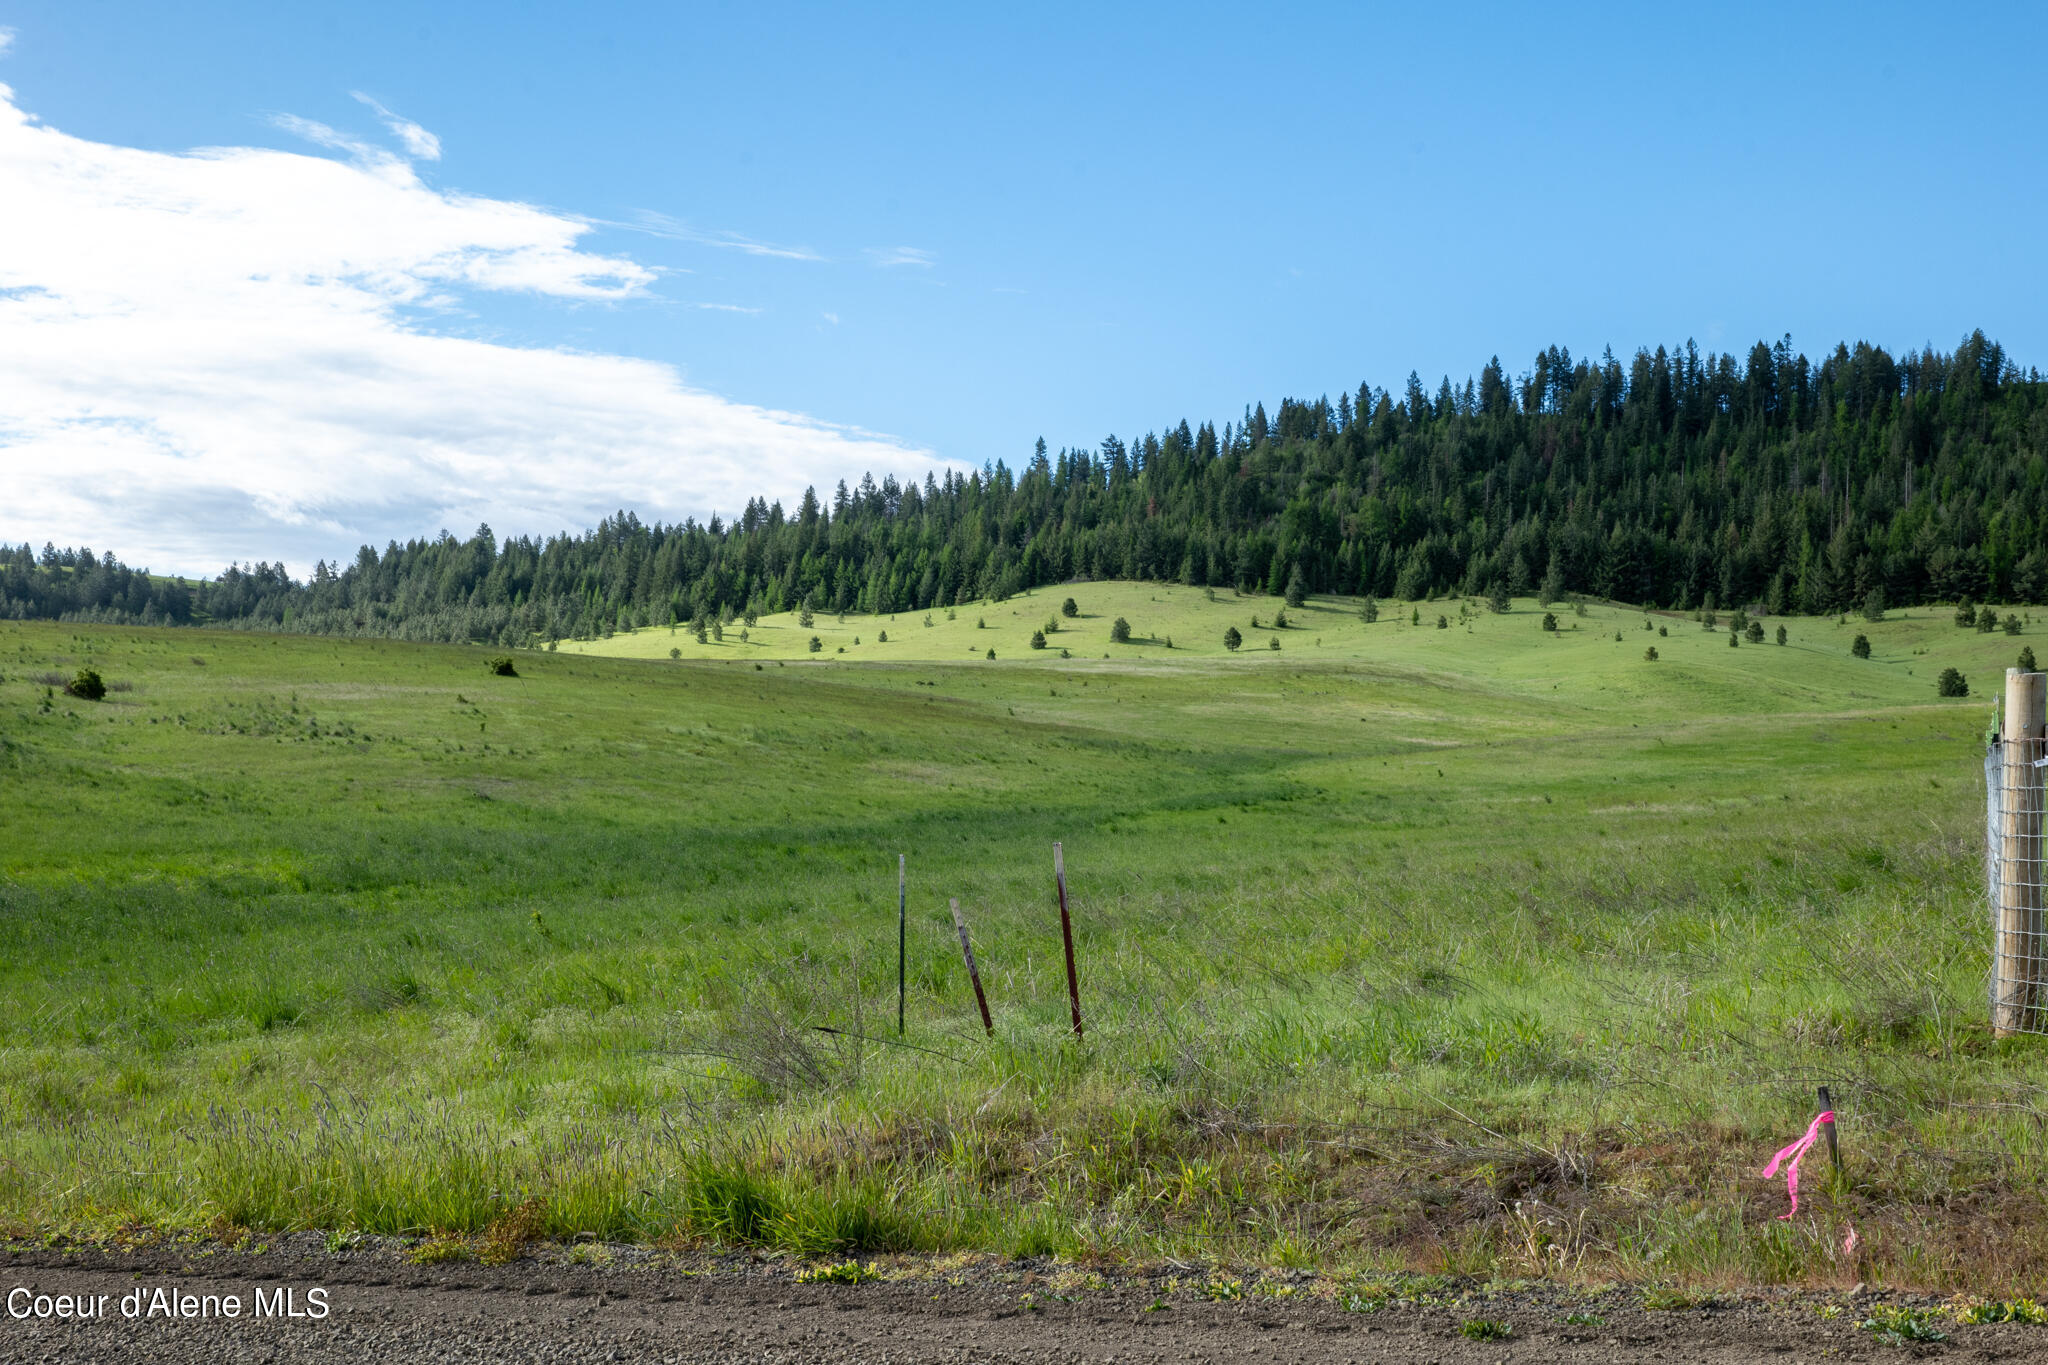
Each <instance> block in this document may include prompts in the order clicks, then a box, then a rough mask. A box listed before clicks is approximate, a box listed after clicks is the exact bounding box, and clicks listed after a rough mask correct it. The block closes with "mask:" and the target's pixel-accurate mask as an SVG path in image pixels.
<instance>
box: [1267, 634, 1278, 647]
mask: <svg viewBox="0 0 2048 1365" xmlns="http://www.w3.org/2000/svg"><path fill="white" fill-rule="evenodd" d="M1266 648H1268V649H1278V648H1280V637H1279V636H1277V635H1275V636H1274V637H1273V638H1272V639H1270V640H1268V641H1266Z"/></svg>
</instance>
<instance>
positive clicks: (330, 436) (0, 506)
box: [0, 85, 938, 572]
mask: <svg viewBox="0 0 2048 1365" xmlns="http://www.w3.org/2000/svg"><path fill="white" fill-rule="evenodd" d="M304 126H305V128H306V129H307V130H308V132H309V135H311V134H313V133H317V134H318V136H319V137H320V138H321V140H323V141H324V142H325V145H329V146H337V147H339V148H340V149H342V150H344V151H346V152H348V153H349V155H350V156H352V157H354V158H356V159H355V160H354V161H339V160H333V159H330V158H327V157H321V156H314V155H307V154H301V153H292V152H280V151H271V150H263V149H255V148H211V149H205V150H201V151H195V152H192V153H188V154H185V155H167V154H164V153H159V152H148V151H139V150H135V149H131V148H124V147H117V146H110V145H107V144H103V143H96V142H90V141H86V140H83V139H80V138H75V137H71V136H68V135H66V134H64V133H62V132H59V131H56V130H54V129H51V128H48V127H45V126H43V125H41V124H40V123H38V122H37V121H36V120H35V119H34V118H32V117H31V116H28V115H26V114H24V113H22V112H21V111H20V109H19V108H18V106H17V105H16V104H15V102H14V92H13V91H12V90H10V89H8V88H7V87H6V86H4V85H0V185H4V186H5V187H6V189H5V197H6V201H7V205H8V208H7V211H6V212H5V213H0V374H4V375H5V376H6V380H5V382H4V383H0V489H4V490H5V492H4V496H0V540H9V541H13V542H16V543H19V542H21V541H29V542H32V543H34V544H38V545H40V544H41V543H42V541H43V540H44V539H45V538H48V539H53V540H55V541H57V542H58V543H60V544H68V543H79V542H82V543H89V544H91V545H94V546H96V547H98V548H100V549H103V550H108V549H110V550H113V551H114V552H115V553H117V554H119V555H121V556H122V558H124V559H127V560H129V561H130V562H132V563H143V564H149V565H151V566H153V567H155V568H157V569H159V570H171V571H181V572H212V571H214V570H216V569H218V568H219V567H220V566H221V565H222V564H223V563H225V562H227V561H229V560H244V559H277V558H282V559H284V560H286V561H287V562H288V563H289V564H291V565H293V567H294V568H295V569H297V570H298V571H301V572H303V571H304V569H305V568H306V567H307V566H309V565H310V564H311V562H312V561H313V560H314V559H315V558H317V557H325V558H337V557H339V558H347V557H350V556H352V555H353V553H354V550H355V547H356V546H357V545H358V544H361V543H364V542H368V543H372V544H376V545H380V546H381V545H382V544H383V542H384V541H385V540H387V539H391V538H396V539H400V540H403V539H407V538H409V537H413V536H422V535H432V534H433V533H434V532H436V531H438V530H439V529H440V528H442V527H444V526H445V527H447V528H449V529H451V530H454V531H456V532H458V533H467V532H468V531H469V530H470V529H471V528H472V527H474V526H475V525H476V524H477V523H478V522H479V521H489V522H490V523H491V525H492V526H493V528H494V529H496V530H497V531H498V533H499V534H500V535H501V536H504V535H509V534H520V533H540V534H545V533H550V532H554V531H557V530H561V529H565V528H566V529H582V528H584V527H587V526H589V525H591V524H593V523H594V522H595V521H596V520H597V519H598V518H600V517H602V516H604V515H606V514H608V513H610V512H612V511H613V510H615V509H618V508H631V509H634V510H636V511H638V512H639V514H640V515H641V516H642V517H643V518H647V519H650V520H653V519H661V520H670V521H674V520H680V519H681V518H683V517H684V516H689V515H695V516H699V517H702V516H704V515H706V514H707V513H708V512H709V511H710V509H712V508H714V507H725V508H730V507H737V506H739V505H741V504H742V503H744V502H745V501H746V499H747V498H748V497H750V496H753V495H755V494H765V495H768V496H771V497H780V498H782V499H784V500H785V502H787V501H789V500H791V499H792V498H793V497H794V495H796V494H798V493H800V492H801V491H802V489H803V487H804V486H805V485H806V484H816V485H819V486H825V487H829V486H830V485H831V484H832V483H834V482H835V481H837V480H838V479H839V478H842V477H851V476H853V475H855V474H857V473H858V472H859V471H861V470H864V469H873V470H874V471H875V472H876V473H877V474H879V473H881V472H882V471H884V470H895V471H897V472H898V473H905V474H915V475H920V476H921V475H922V473H923V471H924V470H925V469H926V468H928V467H931V466H932V465H934V464H937V463H938V461H937V460H936V459H935V458H934V457H933V456H931V455H930V454H929V453H928V452H924V451H917V450H912V449H908V448H905V447H904V446H902V445H899V444H897V443H895V442H893V441H890V440H888V439H887V438H883V437H878V436H875V435H873V434H871V433H867V432H862V431H857V430H851V429H846V428H840V427H833V426H828V425H825V424H823V423H819V422H816V421H813V420H810V419H808V418H805V417H803V416H800V415H797V414H793V413H787V412H777V411H771V410H766V409H762V408H757V407H750V406H747V405H744V404H740V403H735V402H731V401H728V400H726V399H724V398H720V397H717V396H715V395H712V394H708V393H702V392H699V391H696V390H693V389H691V388H689V387H687V386H686V385H685V384H684V383H682V381H681V378H680V376H679V375H678V374H677V372H676V371H675V370H674V369H673V368H672V367H670V366H667V365H662V364H657V363H653V362H650V361H645V360H637V359H631V358H626V357H621V356H612V355H601V354H591V353H587V352H577V351H569V350H561V349H557V350H548V349H537V348H518V347H512V346H501V345H493V344H490V343H487V342H483V341H478V340H473V339H468V338H464V337H456V336H447V335H436V334H435V333H434V332H433V331H431V330H430V329H429V328H428V327H426V326H424V325H422V324H421V323H420V322H419V320H418V319H419V317H420V316H421V315H422V314H421V311H420V310H423V309H425V310H432V309H435V308H438V307H443V306H445V305H446V303H447V302H448V301H450V300H454V299H460V298H461V296H462V295H463V293H464V292H465V291H469V290H509V291H520V292H524V293H529V294H535V295H542V296H547V297H551V298H556V299H563V300H570V301H588V302H592V303H599V304H601V303H603V302H605V301H609V300H616V299H623V298H631V297H634V296H637V295H640V294H642V293H644V292H645V291H646V289H647V287H648V286H649V284H650V283H651V282H652V280H653V279H654V275H653V273H652V272H651V271H649V270H648V269H646V268H645V267H643V266H641V265H639V264H637V263H636V262H634V261H631V260H628V259H625V258H622V257H617V256H605V255H598V254H595V253H592V252H589V251H585V250H581V249H579V247H578V241H579V239H580V238H581V237H582V236H583V235H584V234H585V233H586V232H587V231H588V230H589V225H588V224H587V223H584V222H581V221H578V220H576V219H573V218H568V217H564V216H562V215H560V214H557V213H551V212H547V211H544V210H541V209H537V208H534V207H531V206H529V205H525V204H519V203H511V202H507V201H503V200H494V199H483V198H477V197H472V196H466V195H461V194H453V193H443V192H440V191H436V190H434V189H430V188H428V187H427V186H425V185H423V184H421V183H420V181H419V180H418V178H417V177H416V176H414V174H413V173H412V170H411V167H410V166H409V165H407V164H406V163H404V162H402V161H398V160H396V159H395V158H391V157H389V156H388V155H382V156H378V155H367V154H365V153H364V152H363V151H361V150H360V145H359V144H353V142H352V140H351V139H347V138H345V137H342V136H341V135H339V134H334V133H333V131H332V130H331V129H326V130H320V129H318V126H317V125H304ZM330 139H331V140H330ZM426 316H428V317H431V316H432V314H431V312H429V313H427V314H426Z"/></svg>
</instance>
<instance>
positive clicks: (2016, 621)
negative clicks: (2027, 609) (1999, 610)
mask: <svg viewBox="0 0 2048 1365" xmlns="http://www.w3.org/2000/svg"><path fill="white" fill-rule="evenodd" d="M2005 633H2006V634H2007V635H2017V634H2019V633H2020V618H2019V617H2017V616H2014V615H2013V614H2012V613H2011V612H2007V613H2006V614H2005Z"/></svg>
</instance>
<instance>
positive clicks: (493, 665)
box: [484, 654, 519, 678]
mask: <svg viewBox="0 0 2048 1365" xmlns="http://www.w3.org/2000/svg"><path fill="white" fill-rule="evenodd" d="M484 667H485V668H488V669H490V670H491V673H492V674H493V675H494V676H496V677H500V678H516V677H518V676H519V670H518V669H516V668H514V667H513V666H512V656H511V655H509V654H500V655H498V656H497V657H496V658H495V659H486V660H484Z"/></svg>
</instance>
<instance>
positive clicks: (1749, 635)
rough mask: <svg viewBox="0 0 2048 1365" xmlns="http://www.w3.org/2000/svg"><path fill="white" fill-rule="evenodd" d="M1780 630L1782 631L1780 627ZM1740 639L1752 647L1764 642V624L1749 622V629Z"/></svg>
mask: <svg viewBox="0 0 2048 1365" xmlns="http://www.w3.org/2000/svg"><path fill="white" fill-rule="evenodd" d="M1780 629H1783V627H1780ZM1742 638H1743V639H1745V640H1747V641H1749V642H1750V643H1751V644H1753V645H1760V644H1762V643H1763V642H1764V623H1763V622H1761V621H1751V622H1750V623H1749V629H1748V630H1745V631H1743V632H1742Z"/></svg>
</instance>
